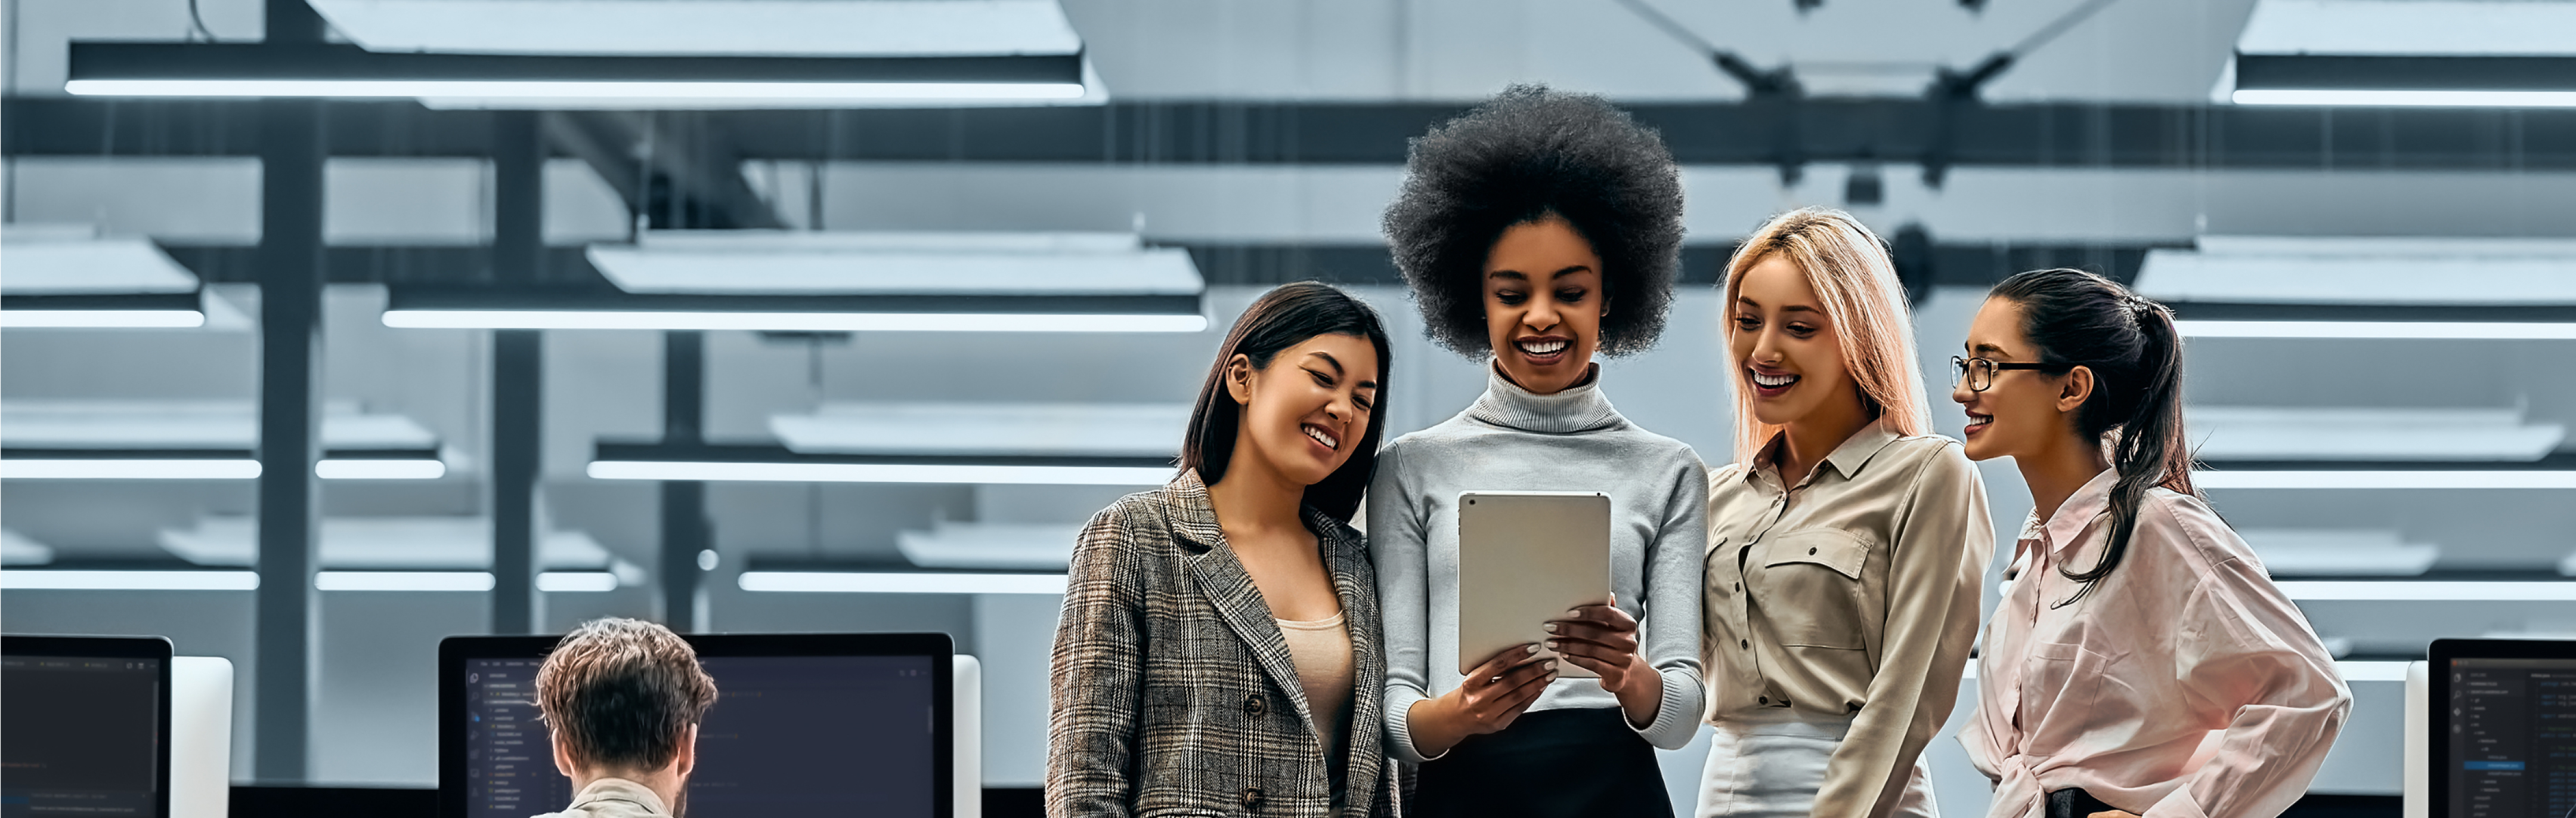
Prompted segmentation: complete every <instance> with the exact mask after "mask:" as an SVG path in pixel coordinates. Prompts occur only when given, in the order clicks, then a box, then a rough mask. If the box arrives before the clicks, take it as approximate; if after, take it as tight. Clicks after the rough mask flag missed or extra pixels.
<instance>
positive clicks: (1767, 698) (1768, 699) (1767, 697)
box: [1737, 696, 1771, 704]
mask: <svg viewBox="0 0 2576 818" xmlns="http://www.w3.org/2000/svg"><path fill="white" fill-rule="evenodd" d="M1737 701H1743V700H1742V699H1738V700H1737ZM1762 703H1763V704H1770V703H1771V697H1769V696H1764V697H1762Z"/></svg>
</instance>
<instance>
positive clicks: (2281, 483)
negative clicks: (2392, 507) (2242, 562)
mask: <svg viewBox="0 0 2576 818" xmlns="http://www.w3.org/2000/svg"><path fill="white" fill-rule="evenodd" d="M2191 481H2192V483H2193V484H2194V485H2197V486H2199V487H2201V488H2204V489H2576V471H2560V470H2544V469H2497V470H2493V471H2412V470H2351V471H2337V470H2316V471H2291V470H2279V471H2274V470H2261V471H2196V472H2192V475H2191Z"/></svg>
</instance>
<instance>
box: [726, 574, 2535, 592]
mask: <svg viewBox="0 0 2576 818" xmlns="http://www.w3.org/2000/svg"><path fill="white" fill-rule="evenodd" d="M736 584H738V585H739V586H741V588H742V589H743V590H745V591H783V592H791V593H841V594H1062V593H1064V587H1065V575H1063V574H970V573H931V572H863V571H744V572H742V576H741V577H740V578H738V579H737V580H736ZM2571 584H2576V583H2571Z"/></svg>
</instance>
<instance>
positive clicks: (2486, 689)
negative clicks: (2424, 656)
mask: <svg viewBox="0 0 2576 818" xmlns="http://www.w3.org/2000/svg"><path fill="white" fill-rule="evenodd" d="M2430 660H2431V661H2430V668H2429V669H2430V671H2431V674H2430V675H2431V682H2432V684H2431V688H2430V691H2429V692H2430V696H2429V701H2428V702H2427V704H2429V705H2430V707H2429V708H2428V709H2429V710H2430V711H2431V712H2430V716H2431V718H2430V719H2429V722H2430V724H2429V726H2430V728H2431V729H2430V730H2427V731H2426V732H2427V733H2428V734H2429V735H2427V736H2426V739H2427V744H2428V745H2429V746H2427V747H2426V748H2425V751H2426V752H2425V755H2426V761H2427V764H2426V766H2427V767H2428V768H2429V769H2430V771H2431V775H2430V776H2429V779H2430V780H2428V781H2427V782H2426V783H2427V784H2428V787H2427V790H2428V792H2427V795H2429V796H2430V797H2429V798H2428V799H2427V800H2429V801H2430V802H2431V806H2432V808H2433V809H2432V814H2435V815H2446V816H2450V818H2565V816H2568V815H2570V814H2576V641H2564V640H2543V639H2441V640H2435V641H2434V642H2433V649H2432V651H2431V656H2430Z"/></svg>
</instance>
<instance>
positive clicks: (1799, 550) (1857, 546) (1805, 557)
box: [1762, 528, 1869, 579]
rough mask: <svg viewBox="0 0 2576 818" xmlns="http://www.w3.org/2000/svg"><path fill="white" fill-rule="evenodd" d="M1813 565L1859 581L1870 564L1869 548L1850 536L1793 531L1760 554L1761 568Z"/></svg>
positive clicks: (1829, 530) (1827, 532) (1848, 534)
mask: <svg viewBox="0 0 2576 818" xmlns="http://www.w3.org/2000/svg"><path fill="white" fill-rule="evenodd" d="M1801 562H1805V563H1814V564H1816V565H1822V566H1824V567H1827V568H1831V569H1834V572H1835V573H1838V574H1841V575H1843V576H1846V577H1850V578H1852V579H1859V578H1860V569H1861V566H1862V565H1864V564H1866V563H1868V562H1869V544H1868V543H1865V542H1862V541H1861V539H1860V538H1859V537H1855V536H1852V535H1851V533H1850V532H1845V531H1837V530H1834V529H1829V528H1820V529H1815V530H1811V531H1792V532H1789V533H1787V534H1783V535H1781V536H1779V537H1778V538H1775V539H1773V540H1772V541H1771V548H1770V550H1769V551H1767V552H1765V553H1764V554H1763V563H1762V564H1763V565H1764V566H1767V567H1776V566H1781V565H1790V564H1793V563H1801Z"/></svg>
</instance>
